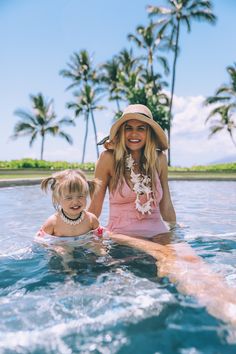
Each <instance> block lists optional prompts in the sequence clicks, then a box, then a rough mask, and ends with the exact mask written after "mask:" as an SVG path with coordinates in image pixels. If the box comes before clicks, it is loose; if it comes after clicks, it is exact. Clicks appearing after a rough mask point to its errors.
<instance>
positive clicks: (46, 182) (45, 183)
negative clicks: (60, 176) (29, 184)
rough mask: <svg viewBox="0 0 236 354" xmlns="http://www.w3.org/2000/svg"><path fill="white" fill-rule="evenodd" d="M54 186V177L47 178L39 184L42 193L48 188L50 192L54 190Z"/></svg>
mask: <svg viewBox="0 0 236 354" xmlns="http://www.w3.org/2000/svg"><path fill="white" fill-rule="evenodd" d="M55 184H56V178H55V177H52V176H50V177H47V178H44V179H43V180H42V182H41V185H40V186H41V189H42V190H43V191H44V192H47V191H48V189H49V188H50V189H51V191H53V190H54V187H55Z"/></svg>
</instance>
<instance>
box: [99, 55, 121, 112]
mask: <svg viewBox="0 0 236 354" xmlns="http://www.w3.org/2000/svg"><path fill="white" fill-rule="evenodd" d="M102 70H103V72H102V79H101V80H102V82H104V83H105V85H106V87H107V89H108V91H109V99H110V101H115V102H116V106H117V110H118V111H120V100H121V96H120V90H119V85H118V80H119V72H120V65H119V61H118V58H117V57H116V56H114V57H113V58H112V59H111V60H108V61H107V62H106V63H105V64H103V65H102Z"/></svg>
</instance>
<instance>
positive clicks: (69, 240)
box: [34, 227, 106, 246]
mask: <svg viewBox="0 0 236 354" xmlns="http://www.w3.org/2000/svg"><path fill="white" fill-rule="evenodd" d="M98 229H99V230H100V229H102V228H101V227H99V228H98ZM98 229H96V230H92V231H90V232H88V233H86V234H83V235H79V236H53V235H49V234H47V233H46V232H45V231H44V230H43V229H40V230H39V231H38V232H37V234H36V236H35V238H34V240H35V242H37V243H40V244H47V245H59V244H67V245H68V244H70V245H71V244H74V243H75V244H76V245H79V246H83V245H85V244H87V243H88V242H91V241H92V240H94V237H95V236H99V237H101V236H106V232H105V230H103V229H102V231H103V232H102V233H103V235H101V233H100V234H99V233H98Z"/></svg>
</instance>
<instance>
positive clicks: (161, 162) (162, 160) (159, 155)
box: [157, 151, 167, 175]
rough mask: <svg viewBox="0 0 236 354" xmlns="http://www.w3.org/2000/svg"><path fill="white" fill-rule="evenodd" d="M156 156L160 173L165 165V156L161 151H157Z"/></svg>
mask: <svg viewBox="0 0 236 354" xmlns="http://www.w3.org/2000/svg"><path fill="white" fill-rule="evenodd" d="M157 158H158V173H159V175H161V172H162V171H163V169H165V168H166V167H167V157H166V154H165V153H164V152H163V151H157Z"/></svg>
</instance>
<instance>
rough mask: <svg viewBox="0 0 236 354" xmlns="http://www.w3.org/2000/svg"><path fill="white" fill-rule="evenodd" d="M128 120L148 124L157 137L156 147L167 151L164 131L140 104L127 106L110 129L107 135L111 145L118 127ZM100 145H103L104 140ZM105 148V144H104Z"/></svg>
mask: <svg viewBox="0 0 236 354" xmlns="http://www.w3.org/2000/svg"><path fill="white" fill-rule="evenodd" d="M130 119H135V120H138V121H140V122H143V123H146V124H148V125H149V126H150V127H151V128H152V130H153V131H154V133H155V134H156V137H157V142H158V143H157V147H158V148H159V149H160V150H166V149H168V141H167V137H166V134H165V132H164V130H163V129H162V128H161V126H160V125H159V124H158V123H157V122H155V121H154V119H153V116H152V112H151V111H150V109H148V108H147V107H146V106H144V105H142V104H131V105H129V106H128V107H127V108H126V109H125V110H124V112H123V114H122V116H121V118H119V119H118V120H117V121H116V122H115V123H114V124H113V125H112V127H111V129H110V135H109V142H108V148H109V143H112V140H113V139H114V138H115V136H116V134H117V131H118V130H119V128H120V126H121V125H122V124H124V123H125V122H127V121H128V120H130ZM105 139H106V138H105ZM105 139H103V141H102V142H101V143H104V140H105ZM105 147H106V144H105Z"/></svg>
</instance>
